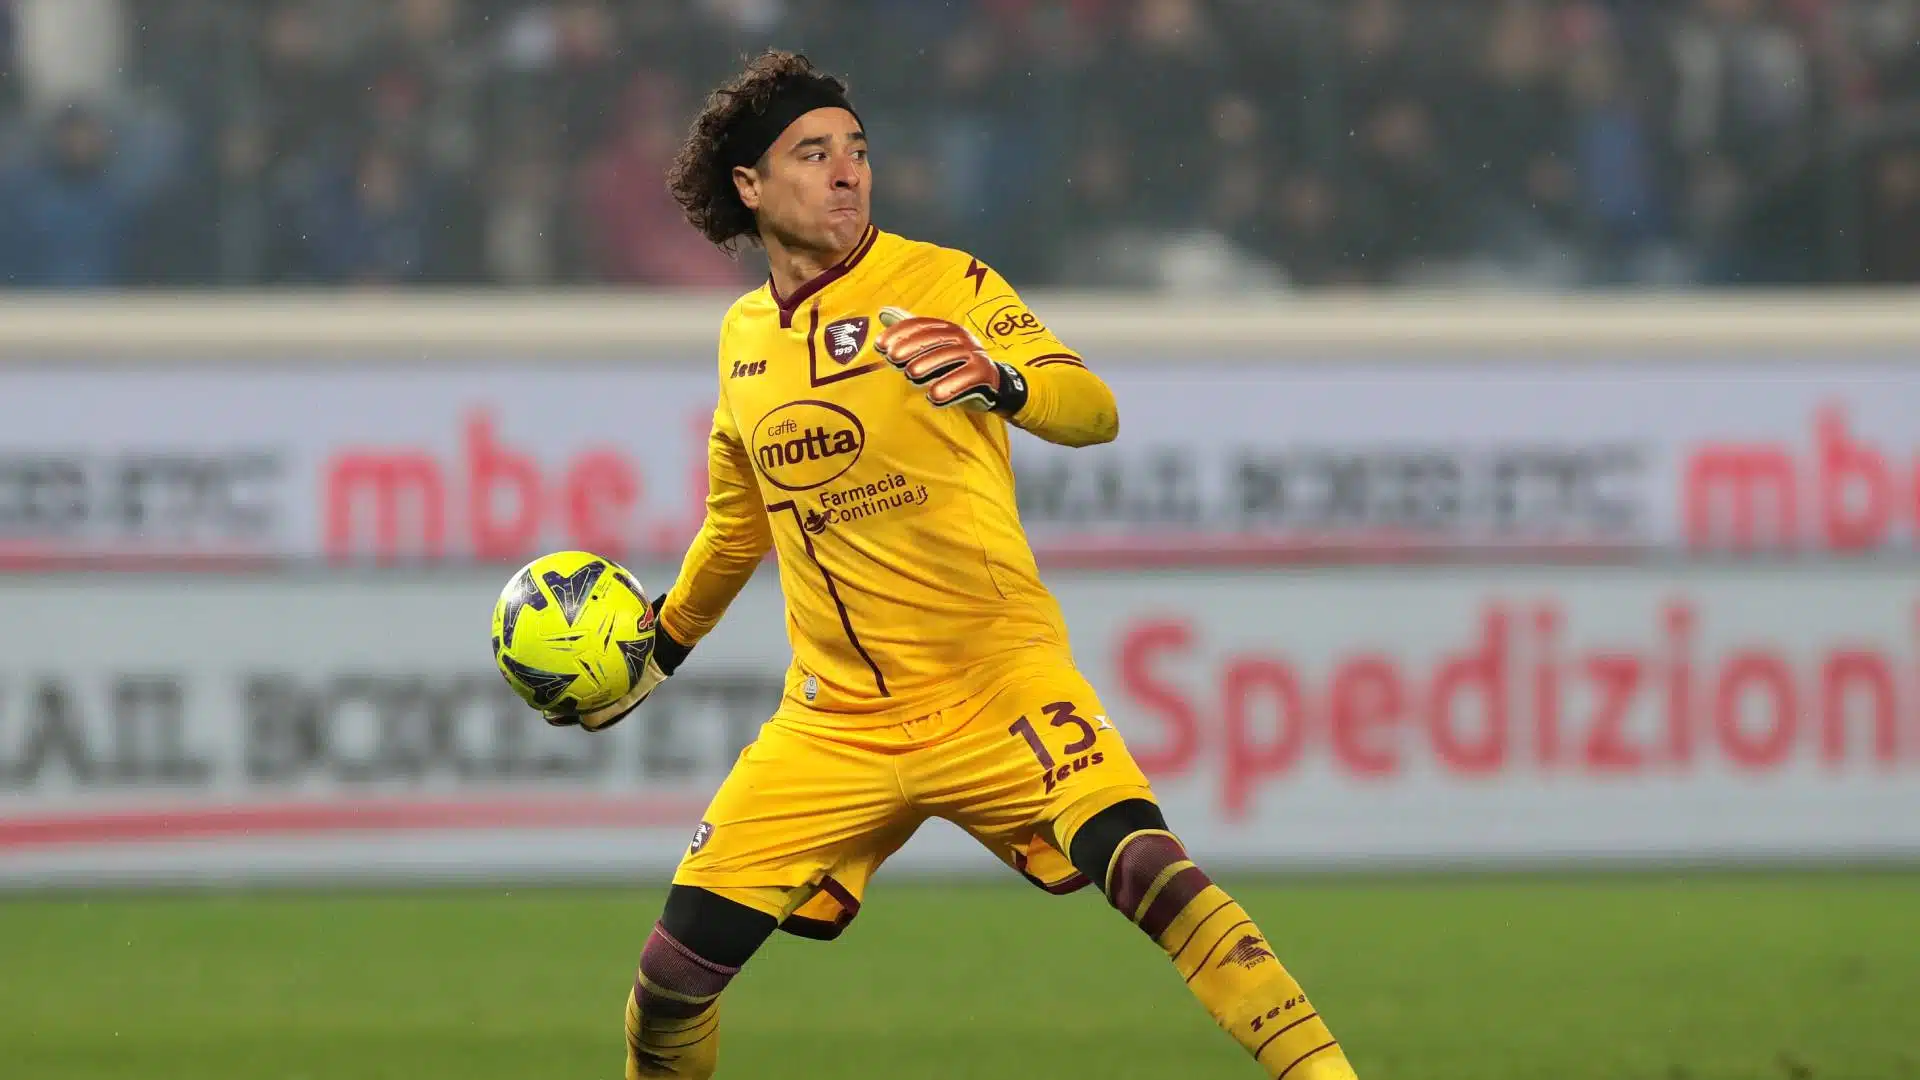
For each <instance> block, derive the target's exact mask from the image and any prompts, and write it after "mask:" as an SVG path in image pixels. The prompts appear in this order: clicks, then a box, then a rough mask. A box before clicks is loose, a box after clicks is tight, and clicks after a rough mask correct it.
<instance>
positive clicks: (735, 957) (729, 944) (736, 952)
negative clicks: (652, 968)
mask: <svg viewBox="0 0 1920 1080" xmlns="http://www.w3.org/2000/svg"><path fill="white" fill-rule="evenodd" d="M776 924H777V920H776V919H774V917H773V916H771V915H768V914H767V913H766V912H764V911H755V910H754V909H753V908H750V907H748V906H746V905H745V904H742V903H738V902H736V901H733V900H729V899H727V898H726V897H724V896H721V895H719V894H718V893H714V892H709V891H708V890H706V889H702V888H698V887H696V886H693V885H675V886H674V887H673V888H672V889H670V890H668V892H667V904H666V908H665V910H663V911H662V912H661V913H660V929H661V930H664V931H666V933H667V935H668V936H670V937H671V938H672V939H673V940H674V941H676V942H678V943H679V944H680V945H682V946H684V947H685V948H686V949H687V950H688V951H689V952H691V953H693V954H694V955H695V956H698V957H700V958H701V959H703V960H706V961H708V962H709V963H712V964H717V965H720V966H722V967H729V968H739V967H740V966H742V965H744V964H745V963H746V962H747V960H748V958H750V957H752V956H753V954H754V951H755V950H757V949H759V948H760V946H761V944H762V943H763V942H765V941H766V940H767V937H768V936H769V935H771V934H772V933H773V930H774V927H775V925H776Z"/></svg>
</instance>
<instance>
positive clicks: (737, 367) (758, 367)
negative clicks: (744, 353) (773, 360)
mask: <svg viewBox="0 0 1920 1080" xmlns="http://www.w3.org/2000/svg"><path fill="white" fill-rule="evenodd" d="M766 373H767V362H766V361H765V360H752V361H742V360H735V361H734V362H733V374H731V375H729V376H728V378H730V379H740V378H745V377H746V376H749V375H765V374H766Z"/></svg>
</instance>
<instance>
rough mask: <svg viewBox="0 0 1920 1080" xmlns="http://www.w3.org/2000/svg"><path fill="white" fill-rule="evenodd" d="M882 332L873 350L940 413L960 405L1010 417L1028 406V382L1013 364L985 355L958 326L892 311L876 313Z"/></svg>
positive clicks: (969, 335) (953, 323) (944, 321)
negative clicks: (923, 392)
mask: <svg viewBox="0 0 1920 1080" xmlns="http://www.w3.org/2000/svg"><path fill="white" fill-rule="evenodd" d="M880 325H881V326H883V327H885V328H886V329H884V330H882V331H881V332H880V336H879V338H878V339H876V340H875V341H874V343H873V349H874V351H875V352H877V353H879V354H880V355H881V356H882V357H883V358H885V360H886V361H887V363H889V364H892V365H893V366H894V367H895V368H896V369H898V370H899V372H900V373H901V374H902V375H905V376H906V377H907V381H908V382H911V383H912V384H913V385H915V386H924V387H926V388H927V400H928V401H931V402H933V404H934V405H935V406H936V407H938V408H942V409H944V408H947V407H948V406H950V405H962V406H965V407H966V408H969V409H978V410H980V411H982V412H994V413H999V414H1000V415H1001V416H1012V415H1013V414H1014V413H1016V412H1019V411H1020V407H1021V406H1022V405H1025V404H1026V403H1027V380H1026V378H1025V377H1024V376H1022V375H1021V374H1020V372H1019V371H1018V370H1016V369H1015V368H1014V367H1013V365H1011V364H1003V363H1001V362H999V361H998V360H995V359H993V358H992V357H990V356H988V355H987V351H986V349H985V347H983V346H982V345H981V344H980V342H979V341H978V340H977V339H976V338H974V336H973V335H972V334H970V333H968V332H967V328H966V327H964V326H961V325H960V324H959V323H956V322H950V321H948V320H946V319H923V318H919V317H916V316H914V315H911V314H909V313H907V312H905V311H902V310H900V309H899V308H896V307H888V308H881V309H880Z"/></svg>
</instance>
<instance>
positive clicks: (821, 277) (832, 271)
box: [767, 222, 880, 330]
mask: <svg viewBox="0 0 1920 1080" xmlns="http://www.w3.org/2000/svg"><path fill="white" fill-rule="evenodd" d="M878 239H880V230H879V229H877V228H875V227H874V226H873V223H872V222H868V223H867V231H866V232H864V233H861V234H860V241H859V243H856V244H854V245H853V250H852V251H849V252H847V257H846V258H844V259H841V260H840V261H839V262H837V263H834V264H833V265H832V266H829V267H827V268H826V269H825V270H822V271H820V272H819V273H817V274H815V275H813V276H812V277H810V278H808V279H807V280H806V281H805V282H803V283H802V284H801V286H800V287H799V288H797V289H795V290H793V295H792V296H788V297H782V296H781V295H780V289H779V287H778V286H776V285H775V284H774V283H773V275H771V274H769V275H767V293H768V294H769V295H771V296H772V297H773V302H774V304H775V306H777V307H779V309H780V328H781V329H783V330H784V329H786V328H788V327H790V326H792V325H793V313H794V312H796V311H798V310H800V305H801V304H803V303H805V302H806V300H807V298H808V297H810V296H812V295H814V294H815V293H817V292H819V291H820V290H821V289H824V288H826V287H827V286H829V285H831V284H833V283H834V282H836V281H839V280H840V279H841V278H843V277H846V276H847V271H849V270H852V269H853V268H854V267H856V266H858V265H860V260H861V259H864V258H866V257H867V252H869V251H871V250H873V243H874V241H876V240H878Z"/></svg>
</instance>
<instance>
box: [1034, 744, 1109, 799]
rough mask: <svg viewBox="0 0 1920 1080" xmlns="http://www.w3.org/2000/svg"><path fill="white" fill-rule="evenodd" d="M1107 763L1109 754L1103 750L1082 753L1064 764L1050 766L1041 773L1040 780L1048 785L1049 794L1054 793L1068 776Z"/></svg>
mask: <svg viewBox="0 0 1920 1080" xmlns="http://www.w3.org/2000/svg"><path fill="white" fill-rule="evenodd" d="M1106 763H1107V755H1106V754H1105V753H1103V752H1102V751H1099V750H1095V751H1094V752H1093V753H1091V754H1082V755H1081V756H1079V757H1077V758H1074V759H1073V760H1072V761H1069V762H1067V763H1066V764H1064V765H1056V766H1053V767H1052V768H1049V769H1048V770H1047V771H1046V772H1043V773H1041V774H1040V782H1041V783H1042V784H1045V785H1046V788H1047V794H1049V795H1051V794H1053V789H1054V788H1056V787H1059V786H1060V782H1061V781H1063V780H1065V779H1066V778H1067V777H1069V776H1072V775H1073V774H1074V773H1077V772H1084V771H1086V770H1087V769H1091V768H1093V767H1094V766H1095V765H1105V764H1106Z"/></svg>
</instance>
